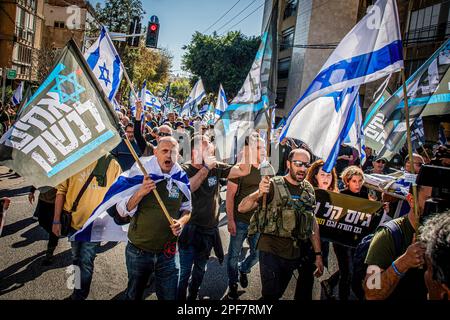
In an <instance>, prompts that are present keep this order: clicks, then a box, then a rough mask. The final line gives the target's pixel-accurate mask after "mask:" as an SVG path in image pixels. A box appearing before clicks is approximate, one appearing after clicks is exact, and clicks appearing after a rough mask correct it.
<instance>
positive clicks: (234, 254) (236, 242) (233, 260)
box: [227, 220, 259, 285]
mask: <svg viewBox="0 0 450 320" xmlns="http://www.w3.org/2000/svg"><path fill="white" fill-rule="evenodd" d="M248 226H249V225H248V224H247V223H244V222H241V221H238V220H236V235H235V236H231V235H230V244H229V246H228V263H227V272H228V284H229V285H232V284H235V283H237V282H238V271H240V272H242V273H250V269H251V268H252V267H253V266H254V265H255V264H256V263H257V262H258V250H256V245H257V244H258V239H259V234H255V235H254V236H253V237H250V238H248V240H249V244H250V254H249V255H248V256H247V257H246V258H245V259H244V261H242V262H239V263H238V260H239V256H240V255H241V250H242V245H243V244H244V240H245V238H247V237H248Z"/></svg>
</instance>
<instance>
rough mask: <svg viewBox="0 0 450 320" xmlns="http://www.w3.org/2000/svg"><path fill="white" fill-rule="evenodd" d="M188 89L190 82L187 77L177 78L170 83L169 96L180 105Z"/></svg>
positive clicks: (187, 93) (189, 88) (188, 91)
mask: <svg viewBox="0 0 450 320" xmlns="http://www.w3.org/2000/svg"><path fill="white" fill-rule="evenodd" d="M190 91H191V84H190V83H189V79H187V78H177V79H175V80H174V81H172V83H171V84H170V96H171V97H173V98H175V99H176V100H177V102H178V103H179V104H180V105H183V103H184V102H185V100H186V97H187V96H188V95H189V93H190Z"/></svg>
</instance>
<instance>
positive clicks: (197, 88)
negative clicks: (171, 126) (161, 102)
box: [181, 78, 206, 116]
mask: <svg viewBox="0 0 450 320" xmlns="http://www.w3.org/2000/svg"><path fill="white" fill-rule="evenodd" d="M205 96H206V92H205V88H204V87H203V81H202V79H201V78H200V79H199V80H198V81H197V83H196V84H195V85H194V87H193V88H192V91H191V93H190V94H189V97H188V98H187V100H186V102H185V103H184V105H183V108H182V110H181V114H182V115H188V116H192V115H197V114H198V109H197V110H196V107H197V105H198V104H199V103H200V102H201V101H202V99H203V98H204V97H205Z"/></svg>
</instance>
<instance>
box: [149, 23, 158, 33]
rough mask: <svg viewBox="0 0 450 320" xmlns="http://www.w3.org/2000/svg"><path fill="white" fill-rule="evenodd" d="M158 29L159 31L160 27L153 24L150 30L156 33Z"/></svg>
mask: <svg viewBox="0 0 450 320" xmlns="http://www.w3.org/2000/svg"><path fill="white" fill-rule="evenodd" d="M156 29H158V26H157V25H156V23H153V24H151V25H150V30H151V31H156Z"/></svg>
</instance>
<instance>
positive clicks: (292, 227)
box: [249, 177, 315, 247]
mask: <svg viewBox="0 0 450 320" xmlns="http://www.w3.org/2000/svg"><path fill="white" fill-rule="evenodd" d="M272 183H273V187H274V190H273V192H274V193H273V199H272V201H271V202H270V204H269V205H268V206H267V208H266V210H263V208H262V206H261V205H259V206H258V208H257V210H256V211H255V213H254V214H253V216H252V218H251V220H250V226H249V235H253V234H255V233H257V232H259V233H263V234H269V235H274V236H277V237H281V238H291V239H292V240H293V241H294V246H295V247H298V241H299V240H306V239H308V238H309V237H310V236H311V235H312V233H313V227H314V219H315V217H314V210H313V205H314V201H315V200H314V195H311V194H310V193H309V192H308V191H307V190H306V189H307V187H306V185H305V184H306V182H305V181H302V182H301V183H300V185H299V188H301V192H300V197H298V198H292V196H291V193H290V192H289V189H288V187H287V185H286V183H285V181H284V178H283V177H274V178H272Z"/></svg>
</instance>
